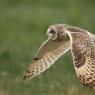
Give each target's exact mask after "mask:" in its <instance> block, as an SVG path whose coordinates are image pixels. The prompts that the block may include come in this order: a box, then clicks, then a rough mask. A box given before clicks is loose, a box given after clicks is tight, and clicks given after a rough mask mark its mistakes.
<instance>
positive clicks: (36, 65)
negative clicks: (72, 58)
mask: <svg viewBox="0 0 95 95" xmlns="http://www.w3.org/2000/svg"><path fill="white" fill-rule="evenodd" d="M69 49H70V40H69V39H68V40H63V41H53V40H50V39H49V40H47V41H45V42H44V43H43V44H42V46H41V48H40V49H39V50H38V53H37V55H36V57H35V58H34V60H33V62H32V63H31V64H30V66H29V68H28V70H27V72H26V74H25V76H24V79H28V78H30V77H34V76H36V75H39V74H40V73H41V72H43V71H45V70H46V69H47V68H49V67H50V66H51V65H52V64H53V63H54V62H55V61H56V60H57V59H58V58H59V57H60V56H61V55H63V54H64V53H66V52H67V51H68V50H69Z"/></svg>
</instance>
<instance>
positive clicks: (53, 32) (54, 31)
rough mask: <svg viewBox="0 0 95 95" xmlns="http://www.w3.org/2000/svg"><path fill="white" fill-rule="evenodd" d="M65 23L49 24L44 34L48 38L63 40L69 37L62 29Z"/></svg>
mask: <svg viewBox="0 0 95 95" xmlns="http://www.w3.org/2000/svg"><path fill="white" fill-rule="evenodd" d="M66 26H67V24H55V25H51V26H49V28H48V30H47V33H46V36H47V37H48V39H52V40H63V39H67V38H69V37H68V35H67V33H66V32H65V31H64V28H65V27H66Z"/></svg>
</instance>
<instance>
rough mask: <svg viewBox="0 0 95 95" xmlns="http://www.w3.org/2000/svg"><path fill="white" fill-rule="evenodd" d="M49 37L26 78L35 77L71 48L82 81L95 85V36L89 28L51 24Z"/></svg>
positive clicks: (77, 72)
mask: <svg viewBox="0 0 95 95" xmlns="http://www.w3.org/2000/svg"><path fill="white" fill-rule="evenodd" d="M46 35H47V36H48V39H47V40H46V41H45V42H44V43H43V44H42V46H41V47H40V49H39V50H38V53H37V55H36V57H35V58H34V60H33V62H32V63H31V64H30V66H29V68H28V70H27V72H26V74H25V76H24V79H28V78H30V77H34V76H36V75H38V74H40V73H41V72H43V71H45V70H46V69H47V68H49V67H50V66H51V65H52V64H53V63H54V62H55V61H56V60H57V59H58V58H60V57H61V55H63V54H65V53H66V52H67V51H68V50H70V49H71V53H72V56H73V62H74V68H75V71H76V74H77V77H78V78H79V79H80V81H81V83H82V84H84V85H85V86H87V87H94V86H95V43H94V42H95V36H94V34H91V33H90V32H88V31H87V30H84V29H81V28H78V27H74V26H71V25H67V24H55V25H51V26H50V27H49V29H48V30H47V33H46Z"/></svg>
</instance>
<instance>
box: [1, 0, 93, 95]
mask: <svg viewBox="0 0 95 95" xmlns="http://www.w3.org/2000/svg"><path fill="white" fill-rule="evenodd" d="M94 2H95V1H89V0H80V1H79V0H72V2H71V1H69V0H52V1H51V0H47V1H45V0H39V1H36V0H24V1H23V0H16V1H14V2H13V0H1V1H0V73H1V74H0V95H39V94H40V95H94V94H95V91H94V90H93V89H89V88H85V87H83V86H82V85H81V84H80V82H79V80H78V79H77V77H76V74H75V71H74V67H73V62H72V58H71V55H70V52H68V54H66V55H65V56H62V57H61V58H60V60H58V61H57V62H56V63H55V64H54V65H53V66H52V67H51V68H50V69H48V70H47V71H45V72H44V73H43V74H41V75H39V76H37V77H36V78H34V79H32V80H29V81H24V80H23V74H24V72H25V70H26V68H27V67H28V65H29V63H31V61H32V59H33V56H35V54H36V52H37V49H38V48H39V47H40V45H41V43H42V42H43V41H44V40H45V39H46V37H45V33H46V30H47V28H48V26H49V25H51V24H55V23H68V24H72V25H75V26H80V27H82V28H84V29H87V30H89V31H91V32H94V31H95V28H94V27H95V22H94V21H95V12H94V9H95V6H94Z"/></svg>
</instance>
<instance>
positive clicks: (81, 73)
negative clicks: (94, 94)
mask: <svg viewBox="0 0 95 95" xmlns="http://www.w3.org/2000/svg"><path fill="white" fill-rule="evenodd" d="M67 32H68V31H67ZM68 34H69V36H70V39H71V51H72V55H73V61H74V67H75V71H76V74H77V76H78V78H79V79H80V81H81V83H82V84H84V85H85V86H88V87H93V86H95V43H94V41H95V36H94V35H93V34H90V33H89V32H88V31H85V30H84V32H83V31H76V32H71V31H69V32H68Z"/></svg>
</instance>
